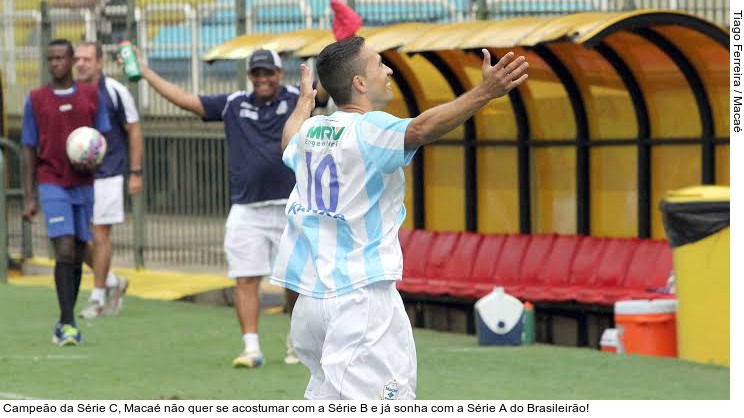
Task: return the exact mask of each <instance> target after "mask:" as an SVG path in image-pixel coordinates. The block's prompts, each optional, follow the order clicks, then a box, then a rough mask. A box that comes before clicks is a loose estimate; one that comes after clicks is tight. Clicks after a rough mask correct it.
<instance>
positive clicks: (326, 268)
mask: <svg viewBox="0 0 744 418" xmlns="http://www.w3.org/2000/svg"><path fill="white" fill-rule="evenodd" d="M483 54H484V58H483V66H482V71H483V81H482V82H481V84H479V85H478V86H476V87H475V88H473V89H472V90H470V91H468V92H467V93H465V94H463V95H461V96H460V97H458V98H457V99H455V100H453V101H451V102H449V103H445V104H442V105H440V106H436V107H434V108H431V109H428V110H426V111H425V112H423V113H421V114H420V115H419V116H417V117H416V118H414V119H398V118H396V117H394V116H392V115H390V114H388V113H385V112H381V111H379V110H380V109H382V108H383V107H384V106H385V105H387V103H389V102H390V100H391V99H392V97H393V93H392V90H391V85H390V82H391V78H390V77H391V74H392V70H391V69H390V68H389V67H387V66H386V65H385V64H384V63H383V61H382V57H381V56H380V54H378V53H377V52H375V50H374V49H372V48H371V47H370V46H367V45H365V43H364V39H363V38H360V37H352V38H348V39H345V40H342V41H338V42H335V43H333V44H331V45H329V46H327V47H326V48H325V49H323V51H322V52H321V53H320V55H319V56H318V59H317V70H318V77H319V79H320V82H321V84H322V85H323V87H324V88H325V89H326V90H327V91H328V93H329V94H330V95H331V97H332V98H333V100H334V101H335V102H336V104H337V105H338V111H337V112H335V113H333V114H331V115H329V116H314V117H312V118H310V113H311V112H312V109H313V104H314V100H313V97H314V94H315V93H314V91H313V88H312V84H311V81H310V80H311V74H310V69H309V68H308V67H306V66H304V65H303V66H302V67H301V72H302V76H301V77H302V78H301V82H300V88H301V91H300V99H299V102H298V103H297V107H296V108H295V111H294V112H293V114H292V116H290V118H289V120H288V121H287V124H286V125H285V127H284V132H283V135H282V146H283V147H284V148H285V151H284V157H283V158H284V163H285V164H287V166H289V167H290V168H291V169H292V170H293V171H294V173H295V176H296V179H297V186H296V187H295V188H294V189H293V191H292V194H291V195H290V197H289V201H288V202H287V207H286V214H287V218H288V224H287V228H286V229H285V231H284V234H283V235H282V240H281V242H280V246H279V253H278V254H277V257H276V260H275V263H274V269H273V273H272V279H271V281H272V283H275V284H279V285H281V286H284V287H286V288H288V289H292V290H295V291H297V292H299V293H300V297H299V299H298V300H297V304H296V305H295V311H294V315H292V324H291V331H290V334H291V337H292V341H294V344H295V350H296V351H297V355H298V357H299V358H300V361H301V362H302V363H303V364H304V365H305V366H307V367H308V369H310V373H311V377H310V382H309V383H308V385H307V390H306V391H305V397H307V398H310V399H414V398H415V395H416V349H415V345H414V341H413V333H412V330H411V323H410V321H409V319H408V316H407V315H406V312H405V309H404V307H403V301H402V300H401V297H400V295H399V294H398V291H397V290H396V288H395V282H396V281H397V280H401V276H402V271H403V257H402V254H401V248H400V244H399V242H398V229H399V228H400V225H401V224H402V223H403V220H404V219H405V215H406V211H405V206H404V205H403V197H404V193H405V177H404V174H403V169H402V167H403V166H404V165H406V164H408V163H409V162H410V161H411V159H412V158H413V155H414V153H415V152H416V150H417V149H418V147H420V146H422V145H424V144H427V143H430V142H433V141H435V140H436V139H437V138H439V137H440V136H442V135H444V134H445V133H447V132H449V131H451V130H452V129H454V128H455V127H457V126H458V125H460V124H462V123H463V122H465V121H466V120H467V119H468V118H470V117H471V116H473V114H475V112H477V111H478V110H479V109H480V108H482V107H483V106H485V105H486V104H487V103H488V102H489V101H491V100H492V99H494V98H496V97H500V96H503V95H504V94H506V93H507V92H508V91H510V90H511V89H513V88H515V87H517V86H518V85H520V84H521V83H523V82H524V81H525V80H526V79H527V74H526V73H525V71H526V69H527V66H528V64H527V62H526V61H525V59H524V57H519V58H516V59H514V54H513V53H511V52H510V53H508V54H507V55H505V56H504V57H503V58H502V59H501V60H499V62H498V63H496V65H495V66H492V65H491V63H490V60H491V56H490V54H489V52H488V50H486V49H484V50H483Z"/></svg>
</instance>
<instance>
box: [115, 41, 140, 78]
mask: <svg viewBox="0 0 744 418" xmlns="http://www.w3.org/2000/svg"><path fill="white" fill-rule="evenodd" d="M119 56H120V57H121V60H122V61H123V62H124V74H126V76H127V78H128V79H129V81H131V82H133V83H134V82H137V81H139V80H140V79H141V78H142V69H141V68H140V66H139V62H137V55H136V54H135V53H134V49H133V48H132V43H131V42H129V41H121V42H119Z"/></svg>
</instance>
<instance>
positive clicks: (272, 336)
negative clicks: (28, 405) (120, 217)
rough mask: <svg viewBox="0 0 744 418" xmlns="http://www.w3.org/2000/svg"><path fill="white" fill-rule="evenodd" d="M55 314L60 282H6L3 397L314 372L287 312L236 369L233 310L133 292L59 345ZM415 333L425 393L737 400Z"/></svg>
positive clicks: (161, 389)
mask: <svg viewBox="0 0 744 418" xmlns="http://www.w3.org/2000/svg"><path fill="white" fill-rule="evenodd" d="M85 298H87V294H85V293H83V294H81V296H80V300H82V301H84V300H85ZM80 304H81V302H80V301H79V302H78V305H80ZM57 312H58V311H57V301H56V295H55V293H54V291H53V290H50V289H43V288H25V287H16V286H10V285H0V318H2V320H0V335H2V336H3V338H2V340H1V341H2V342H0V399H4V398H6V399H10V398H20V397H28V398H42V399H300V398H301V397H302V393H303V391H304V388H305V385H306V383H307V379H308V377H309V374H308V372H307V371H306V370H305V368H304V367H303V366H287V365H285V364H283V363H282V357H283V347H284V336H285V334H286V332H287V329H288V320H287V317H286V316H285V315H264V316H262V318H261V345H262V348H263V350H264V354H265V356H266V357H267V363H266V364H265V365H264V366H263V367H262V368H260V369H256V370H234V369H232V368H231V367H230V361H231V360H232V358H233V357H234V356H235V355H236V354H237V353H238V351H239V350H240V348H241V347H242V342H241V340H240V336H239V333H238V328H237V325H236V319H235V317H234V312H233V310H232V309H231V308H226V307H217V306H204V305H193V304H189V303H185V302H157V301H150V300H144V299H138V298H134V297H130V298H127V300H126V303H125V309H124V311H123V314H122V316H120V317H116V318H103V319H100V320H97V321H84V320H81V321H80V322H79V323H78V324H79V325H80V327H81V331H82V332H83V337H84V338H85V340H86V341H85V344H83V345H81V346H78V347H65V348H60V347H57V346H55V345H53V344H52V343H51V334H52V328H53V325H54V322H55V320H56V317H57V315H58V313H57ZM414 333H415V339H416V345H417V351H418V370H419V372H418V381H419V383H418V391H417V392H418V398H419V399H502V400H511V399H545V400H551V399H581V400H593V399H728V398H729V369H728V368H722V367H714V366H707V365H700V364H696V363H690V362H685V361H681V360H677V359H664V358H651V357H641V356H630V355H626V356H621V355H612V354H606V353H602V352H599V351H597V350H593V349H577V348H565V347H554V346H545V345H536V346H530V347H512V348H504V347H480V346H478V345H477V342H476V339H475V337H474V336H467V335H460V334H448V333H440V332H433V331H428V330H415V332H414Z"/></svg>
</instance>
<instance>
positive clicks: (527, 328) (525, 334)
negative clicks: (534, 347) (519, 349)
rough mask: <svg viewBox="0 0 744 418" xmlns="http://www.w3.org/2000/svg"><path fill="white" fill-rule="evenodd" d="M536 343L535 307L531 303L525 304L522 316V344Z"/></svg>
mask: <svg viewBox="0 0 744 418" xmlns="http://www.w3.org/2000/svg"><path fill="white" fill-rule="evenodd" d="M534 343H535V307H534V306H533V305H532V303H530V302H525V303H524V313H523V314H522V344H523V345H526V344H534Z"/></svg>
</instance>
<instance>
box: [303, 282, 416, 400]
mask: <svg viewBox="0 0 744 418" xmlns="http://www.w3.org/2000/svg"><path fill="white" fill-rule="evenodd" d="M290 335H291V338H292V344H293V345H294V349H295V351H296V352H297V356H298V357H299V358H300V361H302V363H303V364H304V365H305V366H306V367H307V368H308V369H310V382H309V383H308V384H307V390H306V391H305V397H306V398H308V399H320V400H337V399H354V400H362V399H369V400H372V399H415V398H416V346H415V344H414V342H413V332H412V330H411V322H410V321H409V319H408V315H406V311H405V308H404V307H403V300H402V299H401V297H400V294H399V293H398V290H397V289H396V288H395V282H394V281H381V282H377V283H373V284H371V285H369V286H365V287H363V288H360V289H358V290H355V291H353V292H351V293H347V294H345V295H341V296H337V297H334V298H327V299H316V298H313V297H311V296H306V295H302V294H301V295H300V297H299V299H297V303H296V304H295V307H294V311H292V328H291V330H290Z"/></svg>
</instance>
